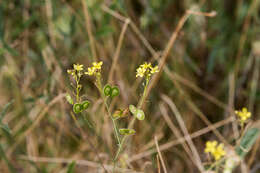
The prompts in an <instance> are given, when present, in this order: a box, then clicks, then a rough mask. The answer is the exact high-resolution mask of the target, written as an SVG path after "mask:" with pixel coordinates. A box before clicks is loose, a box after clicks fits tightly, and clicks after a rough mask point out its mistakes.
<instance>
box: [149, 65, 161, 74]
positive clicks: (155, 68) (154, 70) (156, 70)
mask: <svg viewBox="0 0 260 173" xmlns="http://www.w3.org/2000/svg"><path fill="white" fill-rule="evenodd" d="M150 69H151V74H154V73H158V72H159V69H158V66H155V67H151V68H150Z"/></svg>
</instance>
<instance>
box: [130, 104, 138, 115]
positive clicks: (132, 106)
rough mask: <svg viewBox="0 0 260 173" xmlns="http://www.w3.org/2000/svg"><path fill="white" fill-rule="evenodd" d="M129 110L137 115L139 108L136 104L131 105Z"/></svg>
mask: <svg viewBox="0 0 260 173" xmlns="http://www.w3.org/2000/svg"><path fill="white" fill-rule="evenodd" d="M129 110H130V112H131V113H132V114H133V115H135V113H136V110H137V109H136V107H135V106H134V105H129Z"/></svg>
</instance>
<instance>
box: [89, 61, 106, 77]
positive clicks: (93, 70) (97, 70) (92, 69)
mask: <svg viewBox="0 0 260 173" xmlns="http://www.w3.org/2000/svg"><path fill="white" fill-rule="evenodd" d="M102 64H103V62H102V61H100V62H93V63H92V67H89V68H88V71H87V72H85V74H86V75H89V76H92V75H96V74H98V73H100V70H101V66H102Z"/></svg>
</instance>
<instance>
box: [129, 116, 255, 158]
mask: <svg viewBox="0 0 260 173" xmlns="http://www.w3.org/2000/svg"><path fill="white" fill-rule="evenodd" d="M233 121H235V118H234V117H229V118H227V119H225V120H221V121H219V122H217V123H215V124H213V125H212V126H211V127H205V128H203V129H201V130H198V131H197V132H194V133H192V134H190V137H191V138H192V139H193V138H197V137H199V136H201V135H203V134H206V133H208V132H210V131H212V129H217V128H219V127H221V126H224V125H226V124H229V123H231V122H233ZM258 123H260V122H258ZM187 139H188V137H187V136H184V137H182V138H178V139H177V140H173V141H170V142H167V143H165V144H162V145H160V151H165V150H168V149H169V148H171V147H174V146H176V145H179V144H182V143H184V142H185V141H186V140H187ZM154 153H156V149H150V150H148V151H145V152H142V153H139V154H136V155H134V156H132V157H131V158H130V159H129V160H128V161H129V162H133V161H136V160H139V159H142V158H144V157H147V156H150V155H152V154H154Z"/></svg>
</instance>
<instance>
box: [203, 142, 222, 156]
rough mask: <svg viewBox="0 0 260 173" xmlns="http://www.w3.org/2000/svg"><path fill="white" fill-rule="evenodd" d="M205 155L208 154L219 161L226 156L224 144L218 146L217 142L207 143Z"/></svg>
mask: <svg viewBox="0 0 260 173" xmlns="http://www.w3.org/2000/svg"><path fill="white" fill-rule="evenodd" d="M205 153H210V154H211V155H212V156H213V157H214V158H215V160H219V159H220V158H221V157H223V156H225V155H226V152H225V150H224V144H222V143H220V144H219V145H218V142H217V141H207V142H206V148H205Z"/></svg>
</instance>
